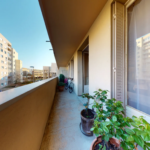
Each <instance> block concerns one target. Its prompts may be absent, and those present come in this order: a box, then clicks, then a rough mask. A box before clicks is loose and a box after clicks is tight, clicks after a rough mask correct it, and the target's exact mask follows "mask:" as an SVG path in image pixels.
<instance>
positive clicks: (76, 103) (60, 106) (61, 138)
mask: <svg viewBox="0 0 150 150" xmlns="http://www.w3.org/2000/svg"><path fill="white" fill-rule="evenodd" d="M83 108H84V107H83V105H82V103H81V101H80V99H79V98H78V96H76V95H75V94H74V93H71V94H70V93H69V91H64V92H57V93H56V95H55V99H54V104H53V108H52V110H51V114H50V116H49V120H48V124H47V127H46V129H45V133H44V137H43V141H42V145H41V149H40V150H89V148H90V145H91V143H92V141H93V140H94V136H93V137H86V136H85V135H83V134H82V133H81V132H80V129H79V123H80V111H81V110H82V109H83Z"/></svg>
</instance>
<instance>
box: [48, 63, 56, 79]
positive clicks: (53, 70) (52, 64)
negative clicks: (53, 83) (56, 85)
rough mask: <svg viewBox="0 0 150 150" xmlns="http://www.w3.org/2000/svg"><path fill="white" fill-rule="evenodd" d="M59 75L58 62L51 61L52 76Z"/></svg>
mask: <svg viewBox="0 0 150 150" xmlns="http://www.w3.org/2000/svg"><path fill="white" fill-rule="evenodd" d="M57 75H58V68H57V64H56V63H51V70H50V76H51V77H55V76H57Z"/></svg>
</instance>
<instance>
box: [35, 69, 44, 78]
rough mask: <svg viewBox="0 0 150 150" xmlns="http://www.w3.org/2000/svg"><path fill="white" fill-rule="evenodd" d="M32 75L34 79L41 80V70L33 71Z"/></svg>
mask: <svg viewBox="0 0 150 150" xmlns="http://www.w3.org/2000/svg"><path fill="white" fill-rule="evenodd" d="M33 74H34V77H35V78H43V70H40V69H34V71H33Z"/></svg>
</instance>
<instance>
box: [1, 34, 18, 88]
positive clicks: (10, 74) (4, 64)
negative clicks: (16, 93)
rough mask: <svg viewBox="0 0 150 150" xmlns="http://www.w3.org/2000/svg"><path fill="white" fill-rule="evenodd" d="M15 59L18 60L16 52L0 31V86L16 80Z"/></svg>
mask: <svg viewBox="0 0 150 150" xmlns="http://www.w3.org/2000/svg"><path fill="white" fill-rule="evenodd" d="M16 60H18V53H17V52H16V50H15V49H14V48H12V44H11V43H10V42H9V41H8V40H7V39H6V38H5V37H4V36H3V35H2V34H1V33H0V64H1V66H0V88H3V87H5V86H7V85H10V84H13V83H14V82H15V81H16Z"/></svg>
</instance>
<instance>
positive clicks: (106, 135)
mask: <svg viewBox="0 0 150 150" xmlns="http://www.w3.org/2000/svg"><path fill="white" fill-rule="evenodd" d="M103 101H104V100H103ZM105 106H106V109H102V108H101V106H99V107H100V108H97V111H96V117H95V120H94V126H93V128H92V129H91V131H93V133H94V134H95V135H96V136H99V135H101V136H102V139H103V140H104V142H105V144H108V141H109V139H110V138H112V137H115V138H117V139H118V140H119V141H120V142H121V145H122V147H123V148H124V141H125V140H126V137H127V136H128V134H127V133H126V131H125V130H124V127H126V126H128V127H131V125H130V122H132V119H130V118H128V117H124V108H123V106H122V102H121V101H117V100H116V99H114V98H113V99H108V100H106V99H105ZM127 144H128V145H129V147H130V148H131V149H133V147H134V145H133V144H132V143H130V142H128V143H127ZM103 149H105V147H104V148H103Z"/></svg>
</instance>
